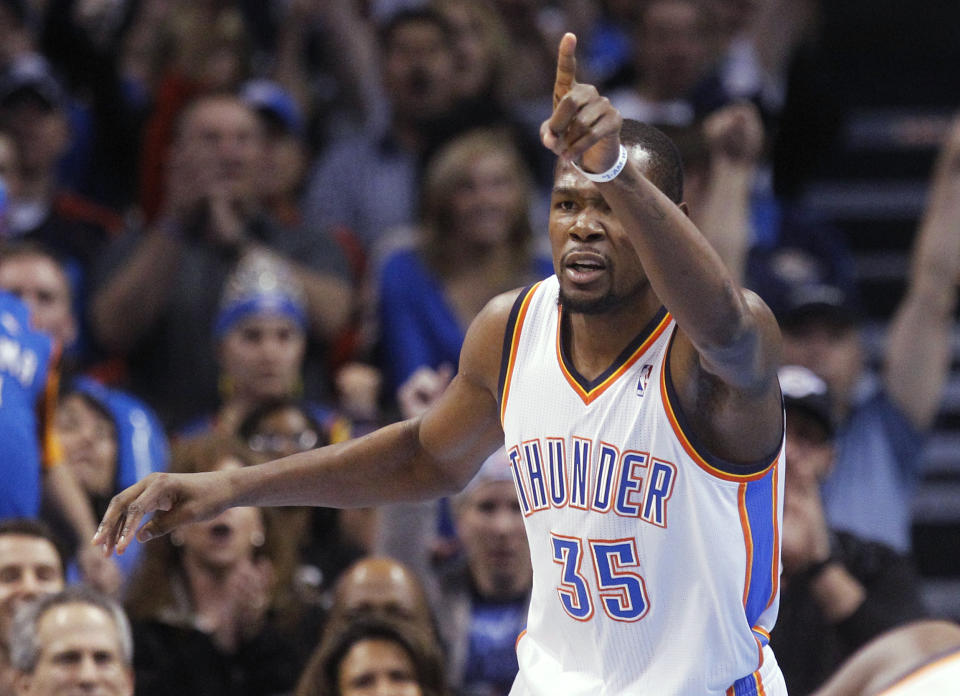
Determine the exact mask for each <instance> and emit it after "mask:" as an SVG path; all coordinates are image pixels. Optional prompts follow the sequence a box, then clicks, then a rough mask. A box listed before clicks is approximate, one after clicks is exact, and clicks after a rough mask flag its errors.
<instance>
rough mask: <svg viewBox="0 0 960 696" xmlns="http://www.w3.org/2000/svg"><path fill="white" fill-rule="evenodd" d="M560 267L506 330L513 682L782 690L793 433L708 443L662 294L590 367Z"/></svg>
mask: <svg viewBox="0 0 960 696" xmlns="http://www.w3.org/2000/svg"><path fill="white" fill-rule="evenodd" d="M558 287H559V286H558V282H557V279H556V277H551V278H549V279H547V280H545V281H542V282H541V283H538V284H537V285H535V286H532V287H531V288H528V289H527V290H525V291H523V292H522V293H521V295H520V297H519V298H518V299H517V302H516V304H515V305H514V308H513V313H512V314H511V319H510V322H509V324H508V329H507V335H506V336H505V339H504V357H503V365H502V368H501V375H500V396H501V418H502V421H503V430H504V434H505V443H506V449H507V453H508V455H509V458H510V462H511V464H510V466H511V470H512V473H513V476H514V481H515V483H516V487H517V495H518V497H519V500H520V506H521V509H522V511H523V513H524V516H525V522H526V528H527V537H528V539H529V541H530V552H531V556H532V559H533V571H534V575H533V594H532V598H531V602H530V613H529V617H528V624H527V629H526V631H525V632H524V633H523V634H521V637H520V638H519V639H518V642H517V654H518V657H519V662H520V674H519V676H518V677H517V681H516V682H515V684H514V687H513V690H512V692H511V694H512V695H513V696H521V695H523V696H525V695H527V694H536V695H540V694H543V695H547V694H549V695H550V696H555V695H556V694H564V695H565V696H579V695H583V696H587V695H589V696H598V695H609V696H613V695H615V694H616V695H620V694H631V695H633V694H636V695H640V694H651V695H655V696H709V695H712V694H732V695H735V696H751V695H754V694H757V695H760V694H766V695H768V696H772V695H773V694H785V693H786V690H785V689H784V688H783V679H782V676H781V675H780V670H779V668H778V667H777V665H776V660H775V659H774V657H773V653H772V651H771V650H770V648H769V647H768V646H767V642H768V639H769V631H770V629H771V628H772V627H773V623H774V621H775V619H776V616H777V608H778V602H779V576H780V553H779V547H780V539H779V530H780V521H781V519H782V500H783V495H782V494H783V481H782V479H783V477H782V476H781V475H780V468H781V460H782V457H783V448H782V447H781V449H780V451H779V452H778V453H777V454H776V456H771V458H770V459H768V460H767V461H763V462H757V463H756V465H755V466H744V465H732V464H729V463H726V462H723V461H721V460H718V459H717V458H716V457H712V456H710V455H708V454H707V453H706V452H704V451H703V449H702V448H698V446H697V443H696V442H695V441H694V440H693V439H691V436H690V432H689V430H688V429H686V428H685V427H684V416H683V414H682V413H681V412H680V410H679V406H678V403H677V399H676V397H675V395H674V392H673V387H672V383H671V379H670V374H669V365H668V361H667V360H666V357H667V355H668V353H669V347H670V343H671V340H672V336H673V334H674V327H675V322H674V321H673V319H672V317H671V316H670V315H669V313H667V311H666V310H665V309H661V310H660V312H659V313H658V314H657V316H656V317H655V318H654V319H653V320H652V321H651V322H650V324H649V325H648V326H647V327H646V328H645V330H644V331H643V332H642V333H641V335H639V336H637V337H636V339H635V340H634V341H633V343H631V345H630V346H629V347H628V348H627V349H626V350H625V351H624V352H623V353H622V354H621V355H620V357H619V358H618V359H617V361H616V362H615V364H614V365H612V366H611V367H610V368H609V369H608V370H607V371H606V372H604V373H603V374H602V375H600V376H599V377H598V378H596V379H595V380H593V381H588V380H586V379H584V378H583V377H582V376H581V375H579V374H578V373H577V371H576V369H575V368H574V366H573V364H572V362H571V361H570V359H569V358H568V356H567V355H566V354H565V349H564V346H563V342H562V341H561V340H560V326H561V321H562V310H560V309H559V307H558V304H557V299H558Z"/></svg>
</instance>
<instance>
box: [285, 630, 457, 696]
mask: <svg viewBox="0 0 960 696" xmlns="http://www.w3.org/2000/svg"><path fill="white" fill-rule="evenodd" d="M373 693H376V694H389V695H390V696H446V694H447V689H446V686H445V681H444V671H443V658H442V653H441V650H440V646H439V645H438V644H437V642H436V641H435V640H434V639H432V638H431V637H430V636H429V634H427V633H425V632H424V631H423V630H422V629H421V628H420V627H419V626H417V625H415V624H413V623H411V622H408V621H400V620H397V619H389V618H387V617H386V616H382V615H371V616H365V617H362V618H359V619H357V620H356V621H354V622H353V623H351V624H349V625H348V626H346V628H344V629H343V630H337V631H328V632H327V633H326V635H324V638H323V640H322V641H321V643H320V645H319V646H318V647H317V650H316V652H315V653H314V654H313V656H312V657H311V659H310V664H309V665H308V666H307V668H306V670H304V673H303V675H302V676H301V678H300V683H299V685H298V686H297V691H296V696H363V695H364V694H373Z"/></svg>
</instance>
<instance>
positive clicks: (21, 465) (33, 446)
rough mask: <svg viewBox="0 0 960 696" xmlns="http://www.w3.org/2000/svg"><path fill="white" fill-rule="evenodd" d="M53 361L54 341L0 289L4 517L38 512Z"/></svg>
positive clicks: (0, 495) (0, 502) (0, 501)
mask: <svg viewBox="0 0 960 696" xmlns="http://www.w3.org/2000/svg"><path fill="white" fill-rule="evenodd" d="M52 360H53V343H52V341H51V339H50V338H49V337H47V336H46V335H44V334H42V333H40V332H39V331H35V330H33V329H31V328H30V323H29V315H28V312H27V306H26V305H25V304H24V303H23V302H21V301H20V300H19V299H18V298H17V297H15V296H14V295H12V294H10V293H7V292H3V291H0V519H4V518H8V517H36V516H37V514H38V513H39V509H40V472H41V464H42V463H43V458H44V451H43V447H44V437H45V433H43V432H41V422H42V421H41V413H42V410H43V409H44V407H45V403H44V399H45V398H46V393H47V390H48V384H49V382H50V380H52V379H55V377H54V376H53V375H52V373H51V370H50V364H51V361H52ZM47 425H49V424H47Z"/></svg>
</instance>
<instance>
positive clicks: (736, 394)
mask: <svg viewBox="0 0 960 696" xmlns="http://www.w3.org/2000/svg"><path fill="white" fill-rule="evenodd" d="M575 47H576V38H575V37H574V36H573V35H572V34H566V35H565V36H564V38H563V40H562V41H561V43H560V51H559V57H558V63H557V79H556V83H555V86H554V99H555V103H556V106H555V108H554V112H553V114H552V116H551V117H550V119H548V120H547V121H545V122H544V123H543V125H542V126H541V139H542V140H543V143H544V145H546V146H547V147H548V148H549V149H551V150H552V151H553V152H555V153H556V154H558V155H560V156H561V157H562V158H563V159H564V160H566V162H561V168H562V167H570V166H572V165H570V164H569V162H576V161H578V160H579V161H581V162H582V165H581V166H582V167H583V169H584V170H586V171H588V172H603V171H606V170H607V169H609V168H610V167H611V166H613V164H614V163H615V162H617V161H618V158H619V152H620V149H621V142H620V127H621V123H622V119H621V117H620V114H619V112H618V111H617V110H616V109H614V108H613V107H612V106H611V105H610V102H609V100H607V99H606V98H603V97H600V96H599V95H598V93H597V90H596V89H595V88H594V87H592V86H591V85H583V84H577V82H576V80H575V77H574V75H575V71H576V60H575V57H574V49H575ZM644 157H645V155H644V153H643V152H639V153H634V154H633V155H632V156H631V157H629V158H628V159H627V162H626V165H625V167H624V168H623V170H622V171H621V172H620V174H619V175H617V176H616V177H615V178H613V179H612V180H610V181H607V182H603V183H597V184H596V187H597V189H598V190H599V191H600V194H601V195H602V196H603V198H604V200H605V201H606V203H607V204H608V205H609V207H610V209H611V210H612V212H613V215H614V217H615V218H616V220H617V221H618V222H619V223H620V225H621V226H622V228H623V231H624V232H623V234H625V236H626V237H627V239H628V241H629V243H630V244H632V246H633V248H634V250H635V251H636V254H637V256H638V257H639V259H640V261H641V263H642V265H643V269H644V271H645V273H646V277H647V281H648V282H649V283H650V286H651V288H652V289H653V292H654V294H655V295H656V297H657V299H658V300H659V301H660V302H662V303H663V305H665V306H666V307H667V309H669V310H670V312H671V313H672V314H673V316H674V318H675V319H676V321H677V324H678V326H679V328H680V332H679V334H678V338H677V340H676V342H675V343H674V349H673V350H672V352H671V357H670V360H671V368H672V370H673V382H674V385H675V386H676V387H677V390H678V392H679V399H680V402H681V405H682V406H683V407H684V410H686V411H687V413H688V415H690V416H693V419H694V424H693V426H692V427H693V428H694V430H695V431H696V432H697V434H698V436H700V437H702V438H703V439H704V441H705V443H706V445H707V447H709V448H710V449H711V451H712V452H714V453H715V454H717V455H718V456H721V457H723V458H725V459H730V460H733V461H754V460H756V459H759V458H761V457H765V456H769V454H770V452H772V451H774V450H775V448H776V447H777V446H779V444H780V439H781V437H782V432H783V429H782V425H783V423H782V415H781V409H780V394H779V388H778V383H777V378H776V369H777V367H778V365H779V362H780V332H779V328H778V327H777V323H776V320H775V319H774V317H773V314H772V312H771V311H770V310H769V308H768V307H767V306H766V305H765V304H764V303H763V302H762V301H761V300H760V299H759V298H758V297H757V296H756V295H755V294H753V293H751V292H749V291H745V290H743V289H742V288H741V287H740V286H739V284H738V283H737V282H736V280H735V279H734V278H733V277H732V276H731V275H730V272H729V271H728V270H727V268H726V266H725V265H724V263H723V261H722V260H721V258H720V256H719V255H718V254H717V252H716V251H715V250H714V249H713V247H712V246H711V245H710V243H709V242H708V241H707V239H706V238H705V237H704V236H703V235H702V234H701V233H700V231H699V230H698V229H697V228H696V226H695V225H694V224H693V222H691V221H690V219H689V218H688V217H687V215H686V214H685V212H684V210H683V209H682V208H681V207H680V206H678V205H677V204H675V203H674V202H673V201H671V200H670V199H669V198H668V197H667V196H666V195H665V194H664V193H663V192H661V191H660V190H659V189H658V188H657V187H656V186H655V185H654V184H653V182H651V181H650V180H648V179H647V178H646V176H645V175H644V172H643V169H642V167H645V166H646V160H645V159H644ZM561 176H562V174H561ZM616 227H617V226H614V227H613V228H611V229H612V230H616ZM607 234H608V235H610V237H611V241H613V243H617V240H616V239H615V237H616V236H617V235H618V234H620V233H619V232H615V231H611V230H608V231H607ZM744 432H751V433H753V435H754V436H753V437H751V438H744V437H743V433H744Z"/></svg>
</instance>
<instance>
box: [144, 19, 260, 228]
mask: <svg viewBox="0 0 960 696" xmlns="http://www.w3.org/2000/svg"><path fill="white" fill-rule="evenodd" d="M144 4H145V9H144V13H145V14H147V15H148V16H151V18H153V19H155V22H156V24H157V26H154V27H153V31H155V32H157V33H159V34H160V42H161V44H162V49H161V51H160V56H161V59H160V63H161V64H160V65H159V66H158V67H157V69H156V74H157V76H156V82H157V84H156V86H155V88H154V90H153V94H152V97H153V103H152V109H151V111H150V114H149V117H148V119H147V121H146V123H145V124H144V132H143V146H142V150H141V153H140V207H141V209H142V210H143V213H144V215H145V216H146V218H147V222H148V223H153V222H155V221H156V220H157V217H158V216H160V215H162V214H163V213H164V206H165V204H166V202H165V198H166V197H167V196H169V195H170V191H169V174H168V171H169V169H170V167H171V160H172V159H175V157H176V155H175V154H174V150H175V149H176V141H177V136H178V133H177V131H178V129H179V125H180V121H181V120H182V114H183V111H184V110H185V109H187V108H188V107H189V106H190V104H191V103H192V102H193V101H196V100H197V99H198V98H200V97H201V96H203V95H204V94H225V93H232V92H234V91H236V90H237V89H238V88H239V86H240V85H241V84H242V83H243V81H244V80H246V79H247V78H248V77H249V75H250V70H251V65H250V50H249V49H250V36H249V33H248V32H247V27H246V24H245V22H244V16H243V11H242V9H241V8H240V7H238V6H237V4H236V3H222V2H209V1H205V2H191V1H189V0H186V1H185V0H176V1H175V2H169V3H165V5H166V7H164V8H155V7H151V6H150V3H149V2H148V3H144ZM171 146H172V148H173V149H171Z"/></svg>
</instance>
